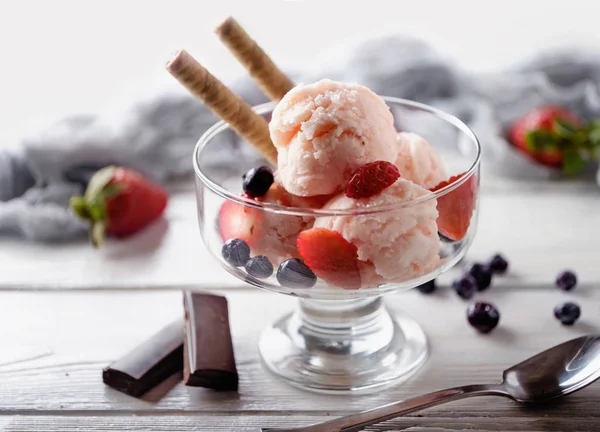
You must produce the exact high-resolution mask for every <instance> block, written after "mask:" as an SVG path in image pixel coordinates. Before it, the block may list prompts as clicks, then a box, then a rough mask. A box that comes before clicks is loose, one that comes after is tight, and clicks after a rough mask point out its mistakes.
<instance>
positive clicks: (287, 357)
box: [194, 97, 480, 393]
mask: <svg viewBox="0 0 600 432" xmlns="http://www.w3.org/2000/svg"><path fill="white" fill-rule="evenodd" d="M382 99H383V100H384V101H385V103H386V104H387V106H388V107H389V109H390V110H391V113H392V115H393V118H394V127H395V128H396V130H397V131H401V133H400V134H399V136H401V135H402V134H405V133H411V134H417V135H415V136H417V137H418V138H419V139H420V138H421V137H422V138H423V139H425V140H426V142H428V143H429V144H428V145H429V146H431V148H433V149H435V152H436V153H437V154H438V155H439V159H440V160H442V161H443V163H444V165H445V171H446V172H447V173H448V174H449V175H448V176H447V181H444V182H437V181H436V182H435V183H436V186H435V187H433V186H432V185H425V186H423V187H422V186H420V185H417V184H415V183H413V182H412V181H410V180H407V179H406V178H404V177H403V176H402V173H403V172H405V173H406V172H408V171H406V167H402V169H400V173H401V175H400V178H399V179H397V180H395V181H394V179H392V182H393V184H391V185H390V186H389V187H386V188H385V189H384V190H382V191H381V192H380V193H378V194H377V195H376V196H375V197H371V198H357V199H352V198H349V197H348V196H346V195H345V194H344V191H341V192H340V193H338V194H331V195H319V196H311V197H301V196H297V195H293V194H291V193H289V192H288V191H287V190H286V189H285V188H284V187H282V185H281V184H280V183H279V182H278V178H277V175H275V176H274V177H275V178H274V180H273V178H271V179H269V172H270V170H269V169H268V168H261V169H258V170H257V169H256V168H257V167H260V166H267V165H268V163H267V162H266V161H265V160H264V159H262V157H261V156H260V154H258V152H256V150H254V149H253V148H252V147H251V146H249V145H246V144H245V143H244V142H243V141H242V140H241V139H240V138H238V137H237V135H235V133H234V132H233V131H232V129H231V128H230V126H229V125H228V124H227V123H225V122H223V121H221V122H218V123H217V124H215V125H214V126H213V127H212V128H210V129H209V130H208V131H207V132H206V133H205V134H204V135H203V136H202V137H201V139H200V141H199V142H198V144H197V146H196V149H195V151H194V168H195V173H196V179H195V180H196V193H197V207H198V220H199V225H200V231H201V236H202V239H203V241H204V243H205V245H206V247H207V248H208V250H209V251H210V253H211V255H212V256H213V257H214V258H215V259H216V260H217V261H218V262H219V263H220V265H221V266H222V267H223V268H224V269H225V270H227V271H228V272H229V273H231V274H232V275H234V276H236V277H237V278H239V279H240V280H242V281H244V282H246V283H248V284H251V285H254V286H256V287H258V288H262V289H266V290H269V291H274V292H278V293H281V294H287V295H291V296H296V297H298V298H299V299H298V306H297V308H296V309H295V310H294V311H292V312H290V313H288V314H286V315H284V316H283V317H281V318H280V319H278V320H277V321H276V322H274V323H272V324H271V325H270V326H268V327H267V328H266V329H265V330H264V331H263V333H262V335H261V337H260V341H259V350H260V355H261V358H262V360H263V362H264V364H265V365H266V367H267V368H268V369H269V370H270V371H271V372H272V373H274V374H275V375H276V376H277V377H279V378H280V379H282V380H284V381H286V382H288V383H290V384H292V385H295V386H298V387H301V388H304V389H307V390H312V391H319V392H330V393H346V392H370V391H375V390H378V389H380V388H381V387H383V386H389V385H392V384H396V383H398V382H401V381H402V380H404V379H406V378H408V377H409V376H411V374H412V373H414V372H415V371H416V370H417V369H418V368H419V366H421V365H422V364H423V363H424V361H425V360H426V358H427V353H428V345H427V339H426V336H425V334H424V332H423V330H422V329H421V327H420V326H419V324H418V323H417V322H416V321H414V320H413V319H412V318H411V317H410V316H409V315H408V314H406V313H404V312H397V311H396V312H395V313H394V315H393V316H392V315H391V314H390V313H389V311H388V310H387V309H386V307H385V304H384V302H383V295H385V294H390V293H394V292H398V291H402V290H408V289H411V288H414V287H416V286H419V285H420V284H423V283H425V282H427V281H430V280H431V279H434V278H435V277H437V276H438V275H439V274H441V273H442V272H444V271H446V270H448V269H450V268H451V267H452V266H454V265H455V264H456V263H457V262H458V261H459V260H460V259H461V258H462V257H463V256H464V255H465V253H466V252H467V250H468V248H469V246H470V244H471V242H472V240H473V238H474V235H475V231H476V226H477V202H478V190H479V180H478V178H479V160H480V145H479V143H478V141H477V138H476V137H475V135H474V134H473V133H472V132H471V130H470V129H469V128H468V127H467V126H466V125H465V124H464V123H462V122H461V121H460V120H458V119H457V118H455V117H453V116H450V115H448V114H446V113H444V112H441V111H439V110H436V109H434V108H431V107H429V106H426V105H423V104H419V103H416V102H411V101H407V100H402V99H397V98H391V97H383V98H382ZM274 107H275V104H274V103H268V104H264V105H260V106H258V107H255V111H256V112H257V113H259V114H260V115H262V116H263V117H264V118H265V119H266V120H267V121H270V120H271V117H272V113H273V108H274ZM405 137H406V136H405ZM411 137H413V138H414V136H413V135H411ZM398 142H399V144H398V145H399V146H400V145H403V144H402V143H401V140H400V138H399V141H398ZM413 144H414V143H413ZM410 148H411V147H410V145H409V146H408V150H407V152H408V153H410ZM419 157H421V159H422V160H421V163H420V165H418V164H417V165H415V167H416V168H419V167H422V169H423V171H422V172H424V170H426V169H430V168H431V165H432V163H433V162H431V160H430V159H431V158H428V157H423V156H422V155H421V156H419ZM379 169H381V170H382V172H381V173H382V174H383V175H384V176H385V175H386V172H385V171H384V170H383V168H379ZM272 170H273V171H276V168H272ZM257 172H258V173H259V174H257ZM262 174H264V177H261V175H262ZM371 174H374V175H379V174H380V173H379V172H377V167H375V171H371ZM417 174H418V173H417ZM250 175H252V176H253V179H250V180H253V182H249V181H248V180H249V179H248V176H250ZM413 175H414V173H413ZM243 177H245V178H244V180H243ZM265 178H266V180H265ZM353 178H354V177H353ZM243 183H246V187H250V192H251V193H250V194H248V193H244V191H245V190H246V192H248V189H247V188H246V189H244V188H243ZM249 183H253V184H252V185H250V186H248V184H249ZM252 188H254V189H257V190H258V192H257V193H254V192H255V191H253V190H252ZM260 189H264V190H262V191H261V190H260ZM265 191H266V192H265ZM252 195H254V197H252ZM256 195H258V196H256ZM457 226H459V229H458V231H459V232H458V233H457V229H456V227H457Z"/></svg>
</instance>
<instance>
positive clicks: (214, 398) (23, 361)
mask: <svg viewBox="0 0 600 432" xmlns="http://www.w3.org/2000/svg"><path fill="white" fill-rule="evenodd" d="M388 297H389V298H388V304H389V305H390V308H391V309H392V310H399V309H403V310H406V311H408V312H409V313H410V314H411V315H412V316H414V317H415V319H417V320H418V321H419V322H420V323H421V324H422V325H423V327H424V329H425V331H426V333H427V334H428V336H429V338H430V346H431V356H430V358H429V360H428V362H427V364H426V366H425V367H424V368H423V369H422V370H421V371H420V372H419V373H418V374H417V375H416V376H415V377H413V378H412V379H410V380H409V381H407V382H406V383H404V384H402V385H399V386H396V387H394V388H391V389H389V390H386V391H385V392H380V393H378V394H375V395H369V396H360V397H358V396H357V397H332V396H322V395H316V394H310V393H306V392H303V391H301V390H298V389H295V388H293V387H290V386H288V385H286V384H284V383H281V382H279V381H278V380H276V379H275V378H274V377H272V376H271V375H270V374H268V373H267V372H266V371H265V369H264V368H263V366H262V365H261V363H260V360H259V357H258V353H257V349H256V341H257V337H258V335H259V333H260V330H261V329H262V328H264V326H265V325H266V324H267V323H268V322H270V321H271V320H273V319H275V318H276V317H278V316H279V315H280V314H281V313H282V312H283V311H285V310H287V309H289V308H291V307H292V306H293V304H294V300H293V299H292V298H290V297H285V296H281V295H276V294H270V293H262V292H259V291H256V292H248V293H244V292H236V293H231V292H230V293H229V294H228V298H229V300H230V305H231V325H232V332H233V337H234V343H235V349H236V360H237V363H238V369H239V372H240V390H239V392H238V393H215V392H212V391H209V390H205V389H199V388H189V387H185V386H184V385H182V384H181V383H180V378H179V377H177V376H174V377H172V378H171V379H170V380H167V381H166V382H165V383H163V385H161V386H159V387H158V388H156V389H155V390H153V391H152V392H150V393H148V394H147V395H146V396H145V397H144V398H141V399H135V398H131V397H128V396H126V395H123V394H121V393H119V392H117V391H114V390H112V389H110V388H108V387H106V386H104V384H103V383H102V382H101V375H100V371H101V369H102V368H103V367H104V366H105V365H106V364H108V363H109V362H110V361H112V360H113V359H115V358H117V357H118V356H119V355H121V354H122V353H124V352H126V351H127V350H128V349H130V348H131V347H132V346H134V345H136V344H137V343H139V342H140V341H141V340H142V339H143V338H144V337H146V336H148V335H150V334H151V333H153V332H154V331H155V330H156V329H158V328H160V327H161V326H162V325H163V324H164V323H165V322H168V321H170V320H171V319H173V318H175V317H176V316H178V315H179V314H181V313H182V310H181V295H180V294H179V293H174V292H160V293H158V292H154V293H111V294H107V293H97V292H90V293H81V292H80V293H4V294H3V298H2V302H0V325H2V327H1V328H3V329H5V330H4V331H3V332H2V334H1V337H0V344H1V346H2V347H3V349H2V351H1V352H0V414H2V415H12V414H22V415H31V414H36V413H42V412H50V413H55V412H57V411H64V412H66V413H69V415H86V413H88V414H89V415H100V413H103V412H112V413H116V412H120V413H123V414H125V413H130V414H140V415H142V414H143V415H151V414H152V413H156V415H158V412H160V413H163V414H165V415H167V414H168V415H174V414H178V413H179V414H182V415H183V414H184V413H190V414H192V413H193V414H194V415H200V414H202V415H217V414H223V415H225V414H228V415H231V416H236V415H243V414H247V415H250V414H261V413H262V414H272V415H275V414H277V413H279V412H282V411H283V412H286V413H296V414H302V413H316V412H319V413H329V414H331V415H342V414H346V413H349V412H354V411H357V410H363V409H368V408H373V407H376V406H379V405H381V404H385V403H389V402H392V401H396V400H400V399H405V398H407V397H411V396H416V395H419V394H422V393H425V392H429V391H434V390H438V389H442V388H446V387H453V386H458V385H466V384H472V383H486V382H498V380H499V379H500V376H501V371H502V370H503V369H504V368H506V367H508V366H511V365H512V364H515V363H517V362H519V361H521V360H523V359H525V358H527V357H529V356H530V355H532V354H535V353H537V352H539V351H541V350H543V349H546V348H548V347H550V346H552V345H554V344H556V343H559V342H562V341H565V340H568V339H571V338H573V337H576V336H579V335H583V334H588V333H594V332H596V333H597V332H600V316H599V315H598V314H596V313H595V307H596V306H595V305H597V304H598V301H599V300H600V292H598V291H597V290H593V289H589V290H587V289H577V290H575V291H574V292H573V293H569V294H565V293H561V292H558V291H556V290H555V289H552V288H548V289H547V290H542V289H537V290H527V289H523V290H516V289H513V290H510V291H507V290H503V289H502V288H500V287H495V288H492V289H491V290H490V291H489V292H486V293H485V294H482V295H480V296H479V298H481V299H487V300H490V301H493V302H494V303H495V304H496V305H497V306H498V308H499V309H500V311H501V314H502V318H501V323H500V326H499V327H498V328H497V329H496V330H495V331H494V332H493V333H491V334H489V335H487V336H484V335H479V334H477V333H476V332H475V331H473V329H471V328H470V327H469V326H468V324H467V322H466V319H465V315H464V314H465V307H466V303H465V302H464V301H462V300H460V299H458V298H457V297H456V296H455V295H454V293H452V292H449V290H447V289H441V290H440V292H439V293H438V294H435V295H432V296H425V295H422V294H420V293H418V292H416V291H414V292H406V293H401V294H396V295H392V296H388ZM567 298H569V299H574V300H576V301H578V302H579V303H580V304H581V305H582V309H583V314H582V320H581V321H580V322H578V323H577V324H576V325H575V326H573V327H563V326H561V325H560V324H559V323H558V322H557V321H556V320H555V319H554V317H553V316H552V308H553V306H554V305H555V304H556V303H558V302H559V301H562V300H565V299H567ZM10 353H12V354H10ZM598 406H600V386H599V385H593V386H591V387H590V388H588V389H585V390H583V391H581V392H580V393H578V394H575V395H572V396H571V397H569V398H567V400H566V401H565V402H564V403H562V404H559V405H556V406H553V407H552V408H551V409H548V410H547V411H536V410H523V409H522V408H519V407H518V406H517V404H516V403H514V402H511V401H509V400H505V399H500V398H496V399H493V401H492V400H490V399H488V400H486V399H482V398H474V399H468V400H464V401H460V402H456V403H454V404H450V405H445V406H441V407H436V408H432V409H430V410H429V411H428V412H427V416H428V417H439V418H449V417H451V418H457V419H460V418H470V417H476V418H480V417H488V416H489V417H502V418H505V417H508V418H510V417H515V416H520V417H523V418H526V419H530V420H533V419H538V418H540V417H542V416H546V415H552V416H556V417H560V416H565V418H572V417H582V418H586V417H589V416H592V415H598V414H600V413H599V412H598ZM115 415H116V414H115Z"/></svg>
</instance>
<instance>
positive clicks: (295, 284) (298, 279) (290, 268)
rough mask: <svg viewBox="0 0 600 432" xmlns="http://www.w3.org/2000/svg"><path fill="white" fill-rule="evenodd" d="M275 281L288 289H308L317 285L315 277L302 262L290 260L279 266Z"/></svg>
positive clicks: (295, 259)
mask: <svg viewBox="0 0 600 432" xmlns="http://www.w3.org/2000/svg"><path fill="white" fill-rule="evenodd" d="M277 281H278V282H279V283H280V284H281V286H284V287H288V288H310V287H312V286H314V285H315V284H316V283H317V276H316V275H315V274H314V273H313V271H312V270H311V269H310V268H309V267H308V266H307V265H306V264H304V262H303V261H302V260H300V259H298V258H290V259H287V260H285V261H283V262H282V263H281V264H280V265H279V268H278V269H277Z"/></svg>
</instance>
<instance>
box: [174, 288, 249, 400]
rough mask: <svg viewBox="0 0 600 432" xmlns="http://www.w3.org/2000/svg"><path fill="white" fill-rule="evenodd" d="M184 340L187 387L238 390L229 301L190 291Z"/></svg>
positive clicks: (185, 304) (186, 299)
mask: <svg viewBox="0 0 600 432" xmlns="http://www.w3.org/2000/svg"><path fill="white" fill-rule="evenodd" d="M183 304H184V309H185V326H184V329H185V331H184V333H185V338H184V341H183V381H184V383H185V385H188V386H193V387H206V388H211V389H214V390H219V391H225V390H237V388H238V373H237V368H236V366H235V356H234V353H233V342H232V340H231V330H230V327H229V310H228V305H227V299H226V298H225V297H222V296H218V295H213V294H206V293H201V292H190V291H187V292H185V293H184V296H183Z"/></svg>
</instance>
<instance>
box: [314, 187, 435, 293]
mask: <svg viewBox="0 0 600 432" xmlns="http://www.w3.org/2000/svg"><path fill="white" fill-rule="evenodd" d="M430 193H431V192H429V191H428V190H426V189H424V188H422V187H420V186H418V185H416V184H415V183H413V182H411V181H408V180H405V179H402V178H400V179H398V180H397V181H396V182H395V183H394V184H393V185H391V186H390V187H388V188H386V189H384V190H383V191H382V192H381V193H379V194H377V195H374V196H372V197H369V198H363V199H353V198H349V197H347V196H346V195H344V194H341V195H338V196H337V197H336V198H334V199H332V200H331V201H329V202H328V203H327V204H326V205H325V207H323V208H324V209H330V210H332V209H361V208H368V207H374V206H382V205H387V204H400V203H401V202H402V201H407V200H412V199H415V198H418V197H420V196H424V195H427V194H430ZM437 217H438V212H437V209H436V200H434V199H432V200H427V201H425V202H423V203H420V204H412V205H410V206H408V207H406V208H398V209H395V210H391V211H387V212H382V213H377V214H371V215H352V216H328V217H320V218H317V220H316V221H315V223H314V227H315V228H326V229H329V230H332V231H336V232H338V233H340V234H341V235H342V236H343V237H344V238H345V239H346V240H347V241H348V242H350V243H351V244H353V245H355V246H356V248H357V254H358V259H359V260H360V261H359V270H360V275H361V279H362V286H363V287H367V286H373V285H375V284H378V283H386V282H391V281H394V282H400V281H404V280H409V279H413V278H417V277H419V276H423V275H425V274H427V273H429V272H431V271H433V270H434V269H435V268H436V267H437V266H438V265H439V263H440V258H439V255H438V252H439V248H440V243H439V238H438V233H437V224H436V219H437Z"/></svg>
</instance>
